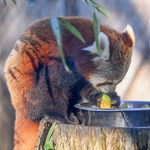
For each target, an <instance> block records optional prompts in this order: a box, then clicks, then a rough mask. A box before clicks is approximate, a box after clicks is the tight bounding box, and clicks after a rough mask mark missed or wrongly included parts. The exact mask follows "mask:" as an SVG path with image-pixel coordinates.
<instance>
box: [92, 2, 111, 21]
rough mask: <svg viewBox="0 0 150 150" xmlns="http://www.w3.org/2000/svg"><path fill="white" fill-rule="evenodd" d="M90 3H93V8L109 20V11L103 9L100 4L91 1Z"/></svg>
mask: <svg viewBox="0 0 150 150" xmlns="http://www.w3.org/2000/svg"><path fill="white" fill-rule="evenodd" d="M91 2H92V3H93V7H95V8H96V9H97V10H98V11H99V12H100V13H101V14H103V15H104V16H106V17H109V18H110V17H111V15H110V13H109V11H108V10H107V9H106V8H105V7H103V6H102V5H100V4H97V3H95V2H94V1H91Z"/></svg>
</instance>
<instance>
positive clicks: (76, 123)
mask: <svg viewBox="0 0 150 150" xmlns="http://www.w3.org/2000/svg"><path fill="white" fill-rule="evenodd" d="M69 120H70V122H72V124H74V125H79V124H80V123H79V120H78V119H77V117H76V116H75V115H74V113H73V112H72V113H70V116H69Z"/></svg>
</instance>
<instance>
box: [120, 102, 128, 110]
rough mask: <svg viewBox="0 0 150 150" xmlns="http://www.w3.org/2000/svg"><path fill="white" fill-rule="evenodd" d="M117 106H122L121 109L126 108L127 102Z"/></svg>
mask: <svg viewBox="0 0 150 150" xmlns="http://www.w3.org/2000/svg"><path fill="white" fill-rule="evenodd" d="M119 108H122V109H126V108H128V103H127V102H126V101H125V102H124V103H123V104H122V105H121V106H120V107H119Z"/></svg>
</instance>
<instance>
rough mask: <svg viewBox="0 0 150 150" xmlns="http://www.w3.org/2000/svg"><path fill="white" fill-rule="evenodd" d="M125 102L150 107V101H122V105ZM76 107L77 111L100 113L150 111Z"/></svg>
mask: <svg viewBox="0 0 150 150" xmlns="http://www.w3.org/2000/svg"><path fill="white" fill-rule="evenodd" d="M125 101H126V102H127V103H128V104H129V103H135V102H136V103H143V105H145V104H149V105H150V101H130V100H121V101H120V102H121V103H124V102H125ZM74 107H75V108H77V109H81V110H87V111H98V112H124V111H146V110H149V111H150V108H125V109H122V108H114V109H101V108H90V107H84V106H80V103H78V104H75V105H74Z"/></svg>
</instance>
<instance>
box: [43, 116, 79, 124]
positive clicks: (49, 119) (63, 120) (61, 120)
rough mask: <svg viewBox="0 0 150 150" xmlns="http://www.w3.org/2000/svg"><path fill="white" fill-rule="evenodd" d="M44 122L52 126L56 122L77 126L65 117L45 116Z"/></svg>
mask: <svg viewBox="0 0 150 150" xmlns="http://www.w3.org/2000/svg"><path fill="white" fill-rule="evenodd" d="M43 120H44V121H47V122H49V123H50V124H53V123H54V122H56V124H60V123H62V124H73V125H77V124H78V123H77V122H74V121H72V120H69V119H68V118H67V117H63V118H62V117H60V116H45V117H44V119H43Z"/></svg>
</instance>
